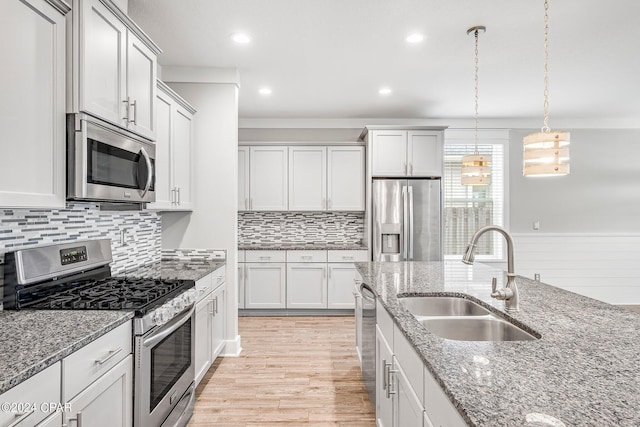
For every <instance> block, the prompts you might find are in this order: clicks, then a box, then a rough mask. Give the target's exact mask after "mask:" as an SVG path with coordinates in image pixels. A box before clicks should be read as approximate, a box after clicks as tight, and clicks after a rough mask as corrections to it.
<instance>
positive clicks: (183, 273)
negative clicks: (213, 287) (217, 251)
mask: <svg viewBox="0 0 640 427" xmlns="http://www.w3.org/2000/svg"><path fill="white" fill-rule="evenodd" d="M224 265H225V263H224V262H221V261H219V260H210V259H190V260H187V259H163V260H162V261H159V262H155V263H153V264H148V265H145V266H142V267H136V268H134V269H132V270H129V271H126V272H124V273H122V274H115V276H126V277H146V278H150V279H181V280H199V279H201V278H203V277H204V276H206V275H207V274H209V273H212V272H214V271H215V270H217V269H218V268H220V267H222V266H224Z"/></svg>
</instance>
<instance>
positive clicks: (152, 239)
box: [0, 203, 162, 274]
mask: <svg viewBox="0 0 640 427" xmlns="http://www.w3.org/2000/svg"><path fill="white" fill-rule="evenodd" d="M123 229H125V230H127V231H126V234H125V243H126V245H124V246H123V245H122V244H121V239H120V232H121V230H123ZM161 231H162V226H161V219H160V215H159V214H158V213H156V212H147V211H140V212H138V211H127V212H124V211H122V212H106V211H104V212H101V211H100V209H99V207H98V206H97V205H95V204H91V203H69V204H67V207H66V209H54V210H51V209H0V254H1V253H4V252H9V251H13V250H15V249H19V248H24V247H29V246H36V245H43V244H47V243H58V242H71V241H74V240H93V239H106V238H108V239H111V251H112V253H113V262H112V263H111V271H112V273H113V274H119V273H121V272H123V271H125V270H129V269H131V268H134V267H137V266H141V265H145V264H149V263H153V262H157V261H160V259H161V235H162V233H161Z"/></svg>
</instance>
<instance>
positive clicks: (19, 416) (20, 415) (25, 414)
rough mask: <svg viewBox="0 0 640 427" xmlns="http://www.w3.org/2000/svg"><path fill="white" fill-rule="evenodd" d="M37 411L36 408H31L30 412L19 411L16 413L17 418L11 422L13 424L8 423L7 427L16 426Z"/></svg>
mask: <svg viewBox="0 0 640 427" xmlns="http://www.w3.org/2000/svg"><path fill="white" fill-rule="evenodd" d="M34 412H36V410H35V409H32V410H30V411H29V412H19V413H17V414H16V415H15V419H14V420H13V421H12V422H11V424H7V425H6V426H5V427H16V426H17V425H19V424H20V423H22V422H23V421H24V420H26V419H27V418H29V417H30V416H31V415H33V413H34Z"/></svg>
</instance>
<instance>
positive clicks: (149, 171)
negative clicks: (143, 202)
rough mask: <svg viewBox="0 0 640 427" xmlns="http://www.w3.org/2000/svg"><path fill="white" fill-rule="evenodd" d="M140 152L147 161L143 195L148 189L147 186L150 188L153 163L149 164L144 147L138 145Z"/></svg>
mask: <svg viewBox="0 0 640 427" xmlns="http://www.w3.org/2000/svg"><path fill="white" fill-rule="evenodd" d="M140 153H141V154H142V156H143V157H144V160H145V162H147V184H146V185H145V186H144V191H143V192H142V196H141V197H144V196H145V195H146V194H147V192H148V191H149V188H151V181H153V165H152V164H151V157H149V154H148V153H147V150H145V149H144V147H140Z"/></svg>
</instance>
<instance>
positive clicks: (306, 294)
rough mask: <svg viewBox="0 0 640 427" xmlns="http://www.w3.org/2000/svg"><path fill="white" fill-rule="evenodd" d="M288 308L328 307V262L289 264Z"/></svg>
mask: <svg viewBox="0 0 640 427" xmlns="http://www.w3.org/2000/svg"><path fill="white" fill-rule="evenodd" d="M287 308H327V265H326V264H315V263H299V264H298V263H289V264H287Z"/></svg>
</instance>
